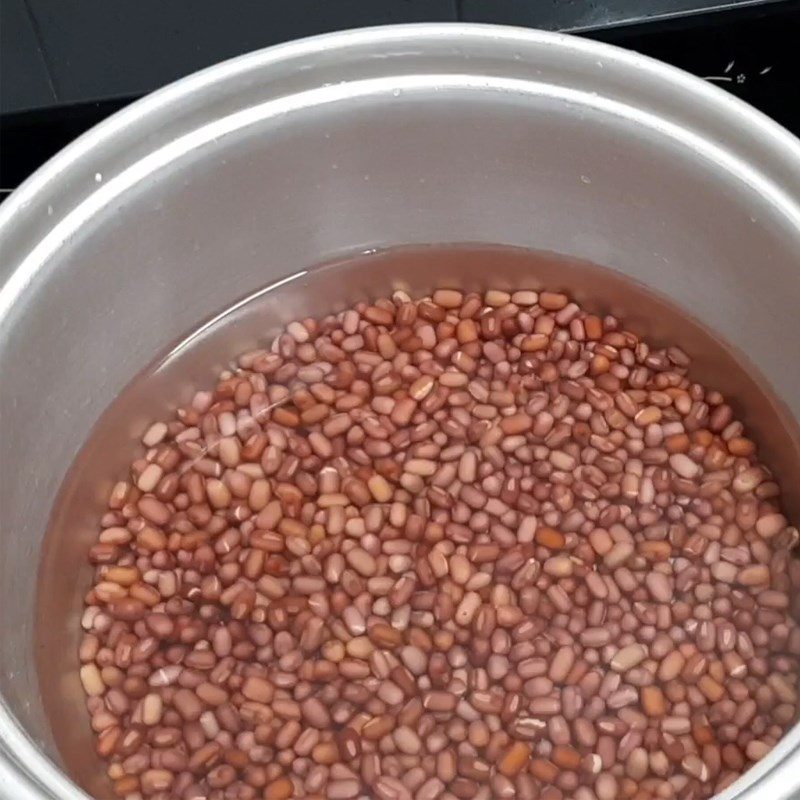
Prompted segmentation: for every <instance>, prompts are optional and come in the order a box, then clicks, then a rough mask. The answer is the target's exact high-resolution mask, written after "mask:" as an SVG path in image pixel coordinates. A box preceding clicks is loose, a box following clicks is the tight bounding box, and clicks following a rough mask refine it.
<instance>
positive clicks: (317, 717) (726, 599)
mask: <svg viewBox="0 0 800 800" xmlns="http://www.w3.org/2000/svg"><path fill="white" fill-rule="evenodd" d="M688 366H689V359H688V357H687V356H686V354H684V353H683V352H682V351H681V350H679V349H678V348H675V347H668V348H666V349H657V348H654V347H651V346H649V345H648V343H647V342H645V341H642V340H640V339H639V338H638V337H637V336H636V335H634V334H633V333H631V332H630V331H627V330H625V328H624V326H623V324H622V322H621V321H620V320H618V319H616V318H614V317H610V316H606V317H599V316H595V315H591V314H587V313H585V312H584V311H583V310H582V309H581V308H580V307H579V306H578V305H577V304H575V303H574V302H572V301H571V300H570V298H569V297H568V296H567V295H565V294H562V293H559V292H550V291H543V292H540V293H537V292H534V291H519V292H515V293H509V292H505V291H500V290H493V291H488V292H486V293H485V295H483V296H480V295H477V294H465V293H462V292H461V291H457V290H455V289H447V288H445V289H439V290H437V291H435V292H434V293H433V294H432V295H431V296H430V297H426V298H423V299H422V300H418V301H415V300H412V299H411V298H410V297H408V296H407V295H406V294H404V293H403V292H396V293H395V294H394V295H393V296H392V297H391V298H389V299H380V300H377V301H376V302H375V303H373V304H372V305H367V304H365V303H362V304H359V305H357V306H356V307H354V308H351V309H349V310H347V311H344V312H342V313H340V314H337V315H331V316H328V317H324V318H322V319H318V320H316V319H304V320H299V321H296V322H293V323H291V324H290V325H289V326H287V328H286V330H285V331H284V332H283V333H282V334H281V335H280V336H278V338H277V339H276V340H275V341H274V342H273V343H272V346H271V347H269V348H266V349H263V350H255V351H252V352H248V353H244V354H243V355H241V356H240V357H239V358H238V360H237V361H236V363H235V364H234V365H232V366H231V368H230V369H229V370H227V371H225V372H224V373H222V374H221V375H220V377H219V380H218V381H217V383H216V385H215V386H214V387H213V388H212V389H210V390H208V391H199V392H197V394H196V395H195V396H194V398H193V400H192V402H191V403H190V404H189V405H187V406H184V407H181V408H179V409H178V410H177V412H176V414H175V415H174V417H173V418H172V419H169V420H164V421H158V422H155V423H153V425H151V426H150V427H149V428H148V430H147V431H146V432H145V433H144V435H143V437H142V443H143V445H144V450H143V452H142V453H141V454H140V456H139V457H138V458H137V459H136V460H134V461H133V463H132V465H131V469H130V475H129V476H128V478H127V479H126V480H123V481H119V482H118V483H116V484H115V485H114V487H113V489H112V491H111V494H110V498H109V503H108V505H109V510H108V512H107V513H106V514H105V515H104V516H103V519H102V529H101V531H100V534H99V539H98V542H97V544H95V545H94V546H93V547H92V548H91V550H90V552H89V559H90V561H91V562H92V563H93V564H94V566H95V580H94V583H93V587H92V589H91V590H90V591H89V592H88V594H87V596H86V610H85V613H84V616H83V620H82V625H83V629H84V636H83V640H82V642H81V645H80V661H81V668H80V678H81V681H82V683H83V686H84V689H85V691H86V695H87V701H86V703H87V708H88V710H89V714H90V716H91V722H92V727H93V729H94V731H95V733H96V735H97V744H96V748H97V753H98V754H99V755H100V756H101V757H102V758H103V759H105V760H106V762H107V764H108V776H109V778H110V779H111V782H112V784H113V789H114V792H115V793H116V795H117V796H119V797H120V798H124V799H125V800H141V798H148V799H150V800H200V798H204V799H205V800H256V799H258V800H280V799H281V798H290V797H307V798H340V799H341V800H347V799H348V798H368V797H374V798H379V800H405V799H406V798H407V799H408V800H411V798H415V800H453V798H502V797H519V798H523V800H537V798H541V800H545V798H547V800H558V799H559V798H571V797H574V798H576V800H578V799H580V800H616V798H619V797H628V798H635V799H636V800H649V799H650V798H652V799H653V800H655V799H656V798H658V799H659V800H671V799H672V798H674V799H675V800H679V799H683V798H705V797H710V796H711V795H712V794H714V793H715V792H717V791H720V790H722V789H723V788H725V787H727V786H729V785H730V784H731V783H732V782H733V781H734V780H735V779H736V778H737V777H738V776H739V775H740V774H741V773H742V772H744V771H745V770H747V769H748V768H749V767H750V766H751V765H752V764H753V763H754V762H755V761H757V760H759V759H761V758H763V757H764V756H765V755H766V754H767V753H768V752H769V751H770V749H771V748H772V747H773V746H774V745H775V743H776V742H777V741H778V739H779V738H780V737H781V736H782V735H783V733H784V732H785V731H786V730H787V729H788V728H789V727H790V726H791V725H793V724H794V722H795V720H796V719H797V715H798V704H797V685H798V670H799V662H798V659H800V627H798V625H797V623H796V622H795V618H796V616H797V614H798V612H800V600H799V599H798V598H799V597H800V593H798V591H797V587H798V584H799V583H800V567H798V564H799V563H800V562H798V561H797V560H796V559H794V558H792V557H790V556H791V551H792V550H793V549H794V548H795V546H796V544H797V541H798V531H797V528H796V527H793V526H792V525H791V524H790V522H789V521H788V519H787V517H786V516H785V513H784V512H783V510H782V508H781V504H780V496H779V489H778V484H777V482H776V481H775V479H774V478H773V476H772V474H771V473H770V471H769V469H768V468H767V467H766V466H764V465H763V464H761V463H759V461H758V460H757V455H756V453H757V448H756V444H755V443H754V442H753V441H752V440H750V439H749V438H747V436H746V431H745V429H744V426H743V425H742V424H741V423H740V422H738V421H737V420H736V419H735V418H734V413H733V410H732V408H731V406H729V405H728V404H727V403H726V402H725V398H723V397H722V396H721V395H720V394H719V393H718V392H716V391H713V390H709V389H706V388H705V387H703V386H701V385H700V384H697V383H694V382H692V381H691V380H690V379H689V378H688V377H687V369H688Z"/></svg>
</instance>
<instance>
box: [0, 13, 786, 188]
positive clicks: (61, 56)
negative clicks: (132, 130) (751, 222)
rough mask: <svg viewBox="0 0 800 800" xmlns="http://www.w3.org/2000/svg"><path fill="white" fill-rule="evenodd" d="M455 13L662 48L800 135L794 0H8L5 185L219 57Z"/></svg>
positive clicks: (658, 54) (0, 127)
mask: <svg viewBox="0 0 800 800" xmlns="http://www.w3.org/2000/svg"><path fill="white" fill-rule="evenodd" d="M458 20H462V21H470V22H493V23H501V24H510V25H523V26H527V27H539V28H545V29H550V30H562V31H570V32H573V33H576V34H577V35H580V36H586V37H589V38H592V39H597V40H601V41H605V42H609V43H611V44H617V45H620V46H622V47H626V48H629V49H631V50H636V51H638V52H640V53H644V54H646V55H649V56H654V57H655V58H659V59H661V60H663V61H666V62H668V63H670V64H674V65H675V66H678V67H681V68H682V69H685V70H687V71H689V72H691V73H693V74H695V75H698V76H700V77H702V78H704V79H706V80H708V81H712V82H714V83H716V84H717V85H719V86H721V87H722V88H724V89H725V90H727V91H729V92H731V93H732V94H735V95H736V96H738V97H741V98H742V99H743V100H746V101H747V102H749V103H751V104H752V105H754V106H755V107H756V108H758V109H760V110H761V111H763V112H764V113H765V114H767V115H769V116H770V117H772V118H773V119H775V120H776V121H778V122H779V123H780V124H782V125H784V126H785V127H786V128H788V129H789V130H790V131H792V132H793V133H795V134H796V135H800V55H797V48H796V43H797V42H798V41H800V0H727V2H724V1H722V2H714V0H607V2H598V0H323V2H320V1H319V0H292V2H291V3H287V2H285V0H233V2H230V3H219V2H218V0H171V2H169V3H164V2H163V0H113V2H108V0H2V2H0V81H2V82H0V187H2V189H3V195H2V196H5V195H6V194H7V193H8V192H9V191H10V190H11V189H13V188H14V187H16V186H17V185H19V183H20V182H21V181H22V180H24V179H25V178H26V177H27V176H28V175H29V174H30V173H31V172H33V171H34V170H35V169H36V168H37V167H38V166H40V165H41V164H42V163H43V162H44V161H45V160H46V159H47V158H49V157H50V156H51V155H53V154H54V153H55V152H57V151H58V150H59V149H61V148H62V147H64V145H66V144H68V143H69V142H70V141H71V140H72V139H74V138H75V137H76V136H78V135H79V134H80V133H82V132H83V131H84V130H86V129H87V128H89V127H91V126H92V125H94V124H95V123H97V122H99V121H100V120H101V119H103V118H104V117H106V116H108V115H109V114H111V113H113V112H114V111H116V110H118V109H119V108H122V107H123V106H124V105H126V104H127V103H130V102H131V101H132V100H135V99H136V98H137V97H140V96H141V95H143V94H145V93H147V92H149V91H151V90H153V89H155V88H158V87H159V86H162V85H163V84H165V83H168V82H169V81H172V80H174V79H176V78H179V77H181V76H182V75H186V74H188V73H190V72H192V71H194V70H196V69H199V68H201V67H204V66H207V65H209V64H212V63H215V62H217V61H220V60H222V59H224V58H229V57H231V56H234V55H236V54H238V53H244V52H247V51H249V50H254V49H257V48H259V47H263V46H266V45H269V44H274V43H276V42H280V41H287V40H289V39H293V38H298V37H301V36H306V35H310V34H314V33H321V32H324V31H332V30H339V29H343V28H351V27H359V26H364V25H375V24H386V23H401V22H430V21H451V22H452V21H458Z"/></svg>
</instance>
